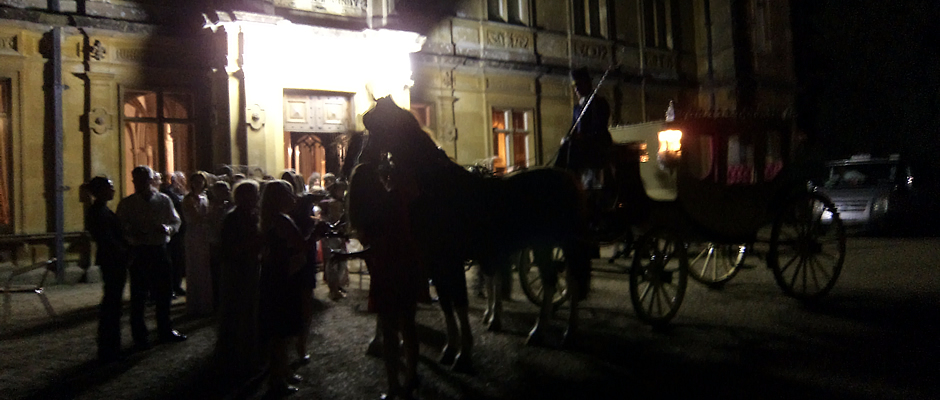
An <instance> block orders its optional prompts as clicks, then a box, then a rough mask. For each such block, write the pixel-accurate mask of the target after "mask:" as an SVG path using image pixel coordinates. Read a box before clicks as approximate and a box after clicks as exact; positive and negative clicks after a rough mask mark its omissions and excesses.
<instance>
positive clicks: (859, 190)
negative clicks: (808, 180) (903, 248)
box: [817, 154, 936, 233]
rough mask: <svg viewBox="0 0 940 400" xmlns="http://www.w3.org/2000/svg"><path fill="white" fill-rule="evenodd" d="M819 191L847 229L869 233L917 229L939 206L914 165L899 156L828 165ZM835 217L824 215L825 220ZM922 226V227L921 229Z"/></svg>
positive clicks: (863, 157) (867, 157)
mask: <svg viewBox="0 0 940 400" xmlns="http://www.w3.org/2000/svg"><path fill="white" fill-rule="evenodd" d="M826 169H827V173H828V175H827V176H826V177H824V178H825V182H817V185H818V189H819V190H820V191H821V192H823V193H825V194H826V195H828V196H829V197H830V198H831V199H832V201H833V202H834V203H835V206H836V210H838V212H839V216H840V217H841V218H842V222H843V224H845V225H846V226H847V227H856V228H860V229H861V230H862V231H864V232H869V233H900V232H901V231H902V230H903V231H906V230H907V229H906V228H913V227H917V224H916V223H917V222H921V221H926V220H927V219H929V218H928V217H929V216H930V215H928V214H933V213H935V211H934V210H936V203H935V202H934V201H933V200H931V197H932V196H930V193H929V191H927V190H924V189H923V185H921V184H920V183H921V182H918V181H917V180H916V178H915V176H914V174H913V171H912V170H911V166H910V165H909V164H908V163H907V162H905V161H904V160H902V159H901V157H899V156H898V155H896V154H895V155H891V156H889V157H887V158H875V157H871V156H870V155H867V154H866V155H856V156H853V157H852V158H849V159H845V160H833V161H829V162H827V163H826ZM826 218H831V216H828V215H823V219H824V220H825V219H826ZM920 227H922V226H920Z"/></svg>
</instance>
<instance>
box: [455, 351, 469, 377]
mask: <svg viewBox="0 0 940 400" xmlns="http://www.w3.org/2000/svg"><path fill="white" fill-rule="evenodd" d="M451 371H454V372H457V373H461V374H472V373H473V361H472V360H470V356H464V355H463V353H461V354H458V355H457V358H456V359H455V360H454V366H453V367H451Z"/></svg>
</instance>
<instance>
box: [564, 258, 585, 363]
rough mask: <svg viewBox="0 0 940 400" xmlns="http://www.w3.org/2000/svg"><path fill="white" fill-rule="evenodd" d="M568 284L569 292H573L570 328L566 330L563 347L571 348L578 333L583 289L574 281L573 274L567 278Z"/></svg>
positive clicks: (569, 315) (569, 319) (569, 316)
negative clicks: (579, 306)
mask: <svg viewBox="0 0 940 400" xmlns="http://www.w3.org/2000/svg"><path fill="white" fill-rule="evenodd" d="M566 282H567V283H568V290H569V291H570V292H571V300H569V302H570V305H569V307H570V308H569V314H568V328H567V329H565V335H564V337H563V339H562V345H563V346H565V347H569V346H571V345H573V344H574V342H575V338H576V335H577V331H578V324H579V319H578V303H579V302H580V299H581V296H582V294H581V288H580V287H578V283H577V282H575V281H574V279H573V278H572V277H571V274H568V276H567V277H566Z"/></svg>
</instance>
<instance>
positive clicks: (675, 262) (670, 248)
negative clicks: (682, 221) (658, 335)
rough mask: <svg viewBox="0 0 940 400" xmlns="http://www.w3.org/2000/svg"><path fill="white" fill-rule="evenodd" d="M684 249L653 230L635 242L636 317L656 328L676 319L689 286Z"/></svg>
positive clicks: (633, 297)
mask: <svg viewBox="0 0 940 400" xmlns="http://www.w3.org/2000/svg"><path fill="white" fill-rule="evenodd" d="M688 264H689V259H688V255H687V254H686V250H685V246H684V245H683V244H682V242H681V241H678V240H676V239H675V238H673V237H671V236H670V235H668V234H666V233H665V232H662V231H658V230H657V231H651V232H649V233H647V234H645V235H643V237H641V238H640V239H639V240H638V241H637V242H636V247H634V257H633V267H632V268H631V269H630V301H631V302H632V303H633V309H634V310H635V311H636V314H637V317H639V318H640V319H641V320H642V321H644V322H646V323H649V324H652V325H654V326H658V325H665V324H667V323H669V321H670V320H672V318H673V317H675V316H676V313H677V312H678V311H679V306H680V305H682V299H683V298H684V297H685V288H686V285H687V284H688V273H689V272H688V270H689V268H688Z"/></svg>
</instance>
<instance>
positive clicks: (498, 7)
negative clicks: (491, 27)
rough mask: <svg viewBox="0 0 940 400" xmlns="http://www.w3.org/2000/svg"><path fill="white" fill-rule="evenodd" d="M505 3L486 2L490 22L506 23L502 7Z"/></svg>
mask: <svg viewBox="0 0 940 400" xmlns="http://www.w3.org/2000/svg"><path fill="white" fill-rule="evenodd" d="M505 1H506V0H487V9H488V11H489V18H490V21H503V22H505V21H506V16H505V14H506V13H505V7H504V5H503V3H504V2H505Z"/></svg>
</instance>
